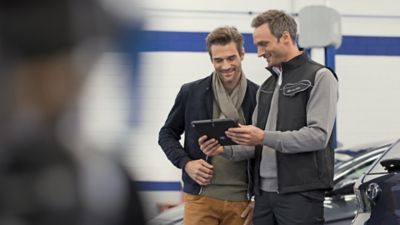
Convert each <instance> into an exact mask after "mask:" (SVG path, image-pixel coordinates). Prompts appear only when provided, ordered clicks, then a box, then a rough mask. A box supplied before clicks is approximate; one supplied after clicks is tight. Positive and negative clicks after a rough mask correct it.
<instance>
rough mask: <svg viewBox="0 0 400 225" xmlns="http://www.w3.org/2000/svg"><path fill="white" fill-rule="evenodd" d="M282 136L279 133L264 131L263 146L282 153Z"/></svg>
mask: <svg viewBox="0 0 400 225" xmlns="http://www.w3.org/2000/svg"><path fill="white" fill-rule="evenodd" d="M280 136H281V135H280V132H279V131H264V142H263V144H264V145H266V146H268V147H270V148H273V149H275V150H277V151H281V148H279V145H280V144H279V143H280V142H281V140H280Z"/></svg>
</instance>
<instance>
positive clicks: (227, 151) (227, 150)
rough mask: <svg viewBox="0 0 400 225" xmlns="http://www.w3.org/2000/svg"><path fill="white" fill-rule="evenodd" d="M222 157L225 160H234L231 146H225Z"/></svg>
mask: <svg viewBox="0 0 400 225" xmlns="http://www.w3.org/2000/svg"><path fill="white" fill-rule="evenodd" d="M221 156H222V157H224V158H225V159H232V157H233V149H232V147H231V146H224V152H223V153H221Z"/></svg>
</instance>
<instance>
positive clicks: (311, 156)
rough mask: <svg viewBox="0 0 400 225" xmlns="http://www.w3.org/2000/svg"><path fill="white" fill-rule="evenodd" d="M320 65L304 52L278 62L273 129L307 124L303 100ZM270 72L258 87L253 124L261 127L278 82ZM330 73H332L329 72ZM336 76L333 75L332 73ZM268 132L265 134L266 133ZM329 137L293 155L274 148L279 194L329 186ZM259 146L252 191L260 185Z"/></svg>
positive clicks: (330, 161) (307, 94)
mask: <svg viewBox="0 0 400 225" xmlns="http://www.w3.org/2000/svg"><path fill="white" fill-rule="evenodd" d="M323 67H324V66H322V65H320V64H318V63H316V62H314V61H311V60H309V59H308V57H307V55H306V54H305V53H303V54H301V55H299V56H297V57H295V58H293V59H292V60H290V61H289V62H286V63H283V64H282V70H283V74H282V84H281V87H280V90H279V100H278V118H277V124H276V130H277V131H289V130H299V129H300V128H302V127H304V126H307V112H306V107H307V102H308V99H309V97H310V93H311V90H312V88H313V87H314V80H315V75H316V72H317V71H318V70H319V69H321V68H323ZM270 71H271V73H273V75H272V76H270V77H269V78H268V79H267V80H266V81H265V82H264V83H263V84H262V86H261V87H260V93H259V98H258V119H257V127H259V128H261V129H265V125H266V122H267V118H268V114H269V110H270V107H271V100H272V95H273V92H274V89H275V86H276V82H277V81H278V76H276V74H274V71H272V70H270ZM333 74H334V73H333ZM335 77H336V75H335ZM267 135H268V134H267ZM331 142H332V136H331V137H330V138H329V143H328V146H327V147H326V149H321V150H318V151H312V152H303V153H296V154H284V153H281V152H278V151H276V158H277V173H278V191H279V192H280V193H290V192H299V191H307V190H316V189H329V188H331V187H332V186H333V165H334V151H333V149H332V147H331V146H332V144H331ZM261 156H262V146H256V151H255V161H256V163H255V184H254V187H255V193H259V190H260V189H259V187H260V163H261Z"/></svg>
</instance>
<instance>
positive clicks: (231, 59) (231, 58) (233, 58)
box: [228, 55, 236, 61]
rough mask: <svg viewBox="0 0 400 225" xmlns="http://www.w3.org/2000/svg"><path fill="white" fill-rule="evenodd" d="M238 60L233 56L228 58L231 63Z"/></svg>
mask: <svg viewBox="0 0 400 225" xmlns="http://www.w3.org/2000/svg"><path fill="white" fill-rule="evenodd" d="M235 59H236V56H235V55H232V56H229V57H228V60H229V61H234V60H235Z"/></svg>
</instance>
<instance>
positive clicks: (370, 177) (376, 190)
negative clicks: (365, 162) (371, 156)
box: [353, 139, 400, 225]
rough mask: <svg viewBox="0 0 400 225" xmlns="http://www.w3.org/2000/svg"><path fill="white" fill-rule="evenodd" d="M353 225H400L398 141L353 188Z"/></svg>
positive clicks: (399, 158)
mask: <svg viewBox="0 0 400 225" xmlns="http://www.w3.org/2000/svg"><path fill="white" fill-rule="evenodd" d="M354 192H355V193H356V196H357V203H358V210H357V216H356V217H355V219H354V221H353V225H395V224H400V139H399V140H398V141H397V142H395V143H394V144H393V145H392V147H391V148H389V149H388V150H387V151H386V152H385V153H384V154H383V155H382V156H381V157H380V158H379V159H378V160H377V161H376V162H375V163H374V164H373V165H372V166H371V168H370V169H369V170H368V171H367V172H366V173H365V175H363V176H361V177H360V178H359V179H358V180H357V182H356V184H355V185H354Z"/></svg>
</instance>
